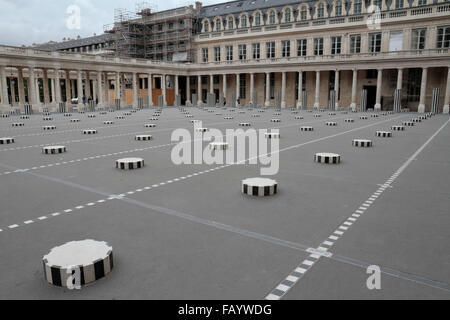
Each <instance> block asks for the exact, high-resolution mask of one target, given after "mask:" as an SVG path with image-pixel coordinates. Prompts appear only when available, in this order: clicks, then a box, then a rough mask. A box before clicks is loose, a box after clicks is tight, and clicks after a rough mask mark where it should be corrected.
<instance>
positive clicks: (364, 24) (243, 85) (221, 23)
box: [0, 0, 450, 113]
mask: <svg viewBox="0 0 450 320" xmlns="http://www.w3.org/2000/svg"><path fill="white" fill-rule="evenodd" d="M196 10H197V16H196V20H195V21H196V23H195V26H196V29H195V34H194V35H193V39H192V44H191V46H192V51H193V55H192V61H193V62H192V63H188V64H186V63H179V62H169V61H154V60H145V59H140V58H136V57H135V58H123V57H108V56H91V55H86V54H84V53H81V52H80V53H78V52H76V53H72V52H70V53H67V52H43V51H40V50H35V49H27V48H14V47H0V87H1V96H0V99H1V108H2V110H3V112H8V111H10V109H11V108H16V109H19V110H20V109H22V108H23V105H24V104H26V103H30V104H32V105H33V108H35V109H36V110H39V108H42V106H53V107H56V105H57V104H58V103H59V102H61V101H67V103H69V102H70V101H71V98H73V97H77V98H81V97H83V96H84V97H92V98H94V100H96V101H98V104H99V106H101V107H107V106H109V105H113V103H114V101H115V99H116V97H117V98H120V99H121V101H122V104H123V105H132V106H138V104H139V101H140V99H139V98H142V100H141V101H144V102H145V103H148V104H149V105H152V104H153V105H154V104H156V103H157V101H158V96H161V95H162V96H163V97H164V98H163V100H164V102H165V104H167V105H173V104H174V103H175V101H176V99H175V98H176V96H180V99H181V101H180V102H181V104H185V105H189V104H191V103H192V102H194V101H195V100H198V103H204V102H206V99H207V96H208V94H214V95H215V97H216V99H217V100H218V97H219V96H223V98H224V100H225V101H226V103H227V104H232V103H235V102H236V101H237V102H239V103H240V104H241V105H258V106H276V105H278V104H279V106H281V107H298V108H314V107H316V108H322V107H329V106H330V101H332V102H333V106H334V107H335V108H351V109H356V108H358V107H359V106H360V105H361V104H362V103H364V104H365V105H366V107H367V108H374V109H375V110H380V109H382V110H392V109H393V104H394V97H395V96H396V95H397V97H399V99H397V101H398V102H399V103H400V104H401V107H402V108H409V109H411V110H414V111H415V110H417V111H419V112H424V111H428V110H430V108H431V104H432V101H434V103H437V104H438V108H439V110H440V111H444V112H446V113H448V105H449V99H450V78H449V77H450V52H449V50H450V2H449V1H443V0H368V1H365V0H346V1H343V0H328V1H325V0H318V1H317V0H315V1H293V0H246V1H233V2H228V3H222V4H218V5H213V6H205V7H202V6H201V5H199V4H197V7H196ZM166 53H167V52H166ZM154 54H156V52H155V53H154ZM162 60H167V59H162ZM116 84H117V85H116ZM149 88H150V89H149ZM434 89H435V90H434ZM433 93H434V98H435V99H433ZM436 97H437V98H439V99H438V100H437V101H436ZM194 98H195V99H194ZM277 98H278V99H277ZM141 103H142V102H141Z"/></svg>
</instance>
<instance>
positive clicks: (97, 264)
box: [43, 240, 114, 289]
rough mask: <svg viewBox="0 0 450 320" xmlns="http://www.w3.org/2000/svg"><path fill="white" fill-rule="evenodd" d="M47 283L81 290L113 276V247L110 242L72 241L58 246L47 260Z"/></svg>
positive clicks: (45, 257)
mask: <svg viewBox="0 0 450 320" xmlns="http://www.w3.org/2000/svg"><path fill="white" fill-rule="evenodd" d="M43 267H44V276H45V280H46V281H47V282H48V283H50V284H52V285H55V286H58V287H64V288H69V289H80V288H81V287H82V286H84V285H87V284H90V283H93V282H95V281H97V280H99V279H101V278H104V277H105V276H106V275H107V274H109V273H110V272H111V271H112V269H113V267H114V262H113V248H112V247H111V246H109V245H108V243H106V242H100V241H94V240H83V241H72V242H68V243H66V244H64V245H62V246H58V247H55V248H53V249H51V250H50V252H49V253H48V254H47V255H45V256H44V257H43Z"/></svg>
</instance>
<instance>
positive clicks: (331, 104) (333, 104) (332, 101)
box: [328, 90, 336, 111]
mask: <svg viewBox="0 0 450 320" xmlns="http://www.w3.org/2000/svg"><path fill="white" fill-rule="evenodd" d="M328 109H330V110H332V111H334V110H335V109H336V91H334V90H330V99H329V100H328Z"/></svg>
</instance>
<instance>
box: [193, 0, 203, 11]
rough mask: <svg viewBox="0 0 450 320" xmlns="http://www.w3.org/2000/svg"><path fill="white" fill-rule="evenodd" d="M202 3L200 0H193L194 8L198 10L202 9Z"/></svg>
mask: <svg viewBox="0 0 450 320" xmlns="http://www.w3.org/2000/svg"><path fill="white" fill-rule="evenodd" d="M202 6H203V4H202V3H201V2H200V1H196V2H195V9H196V10H197V11H200V10H201V9H202Z"/></svg>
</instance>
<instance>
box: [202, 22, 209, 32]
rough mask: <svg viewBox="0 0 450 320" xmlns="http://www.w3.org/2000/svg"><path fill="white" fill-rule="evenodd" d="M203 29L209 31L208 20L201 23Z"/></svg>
mask: <svg viewBox="0 0 450 320" xmlns="http://www.w3.org/2000/svg"><path fill="white" fill-rule="evenodd" d="M203 31H205V32H209V22H208V21H205V23H204V25H203Z"/></svg>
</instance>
